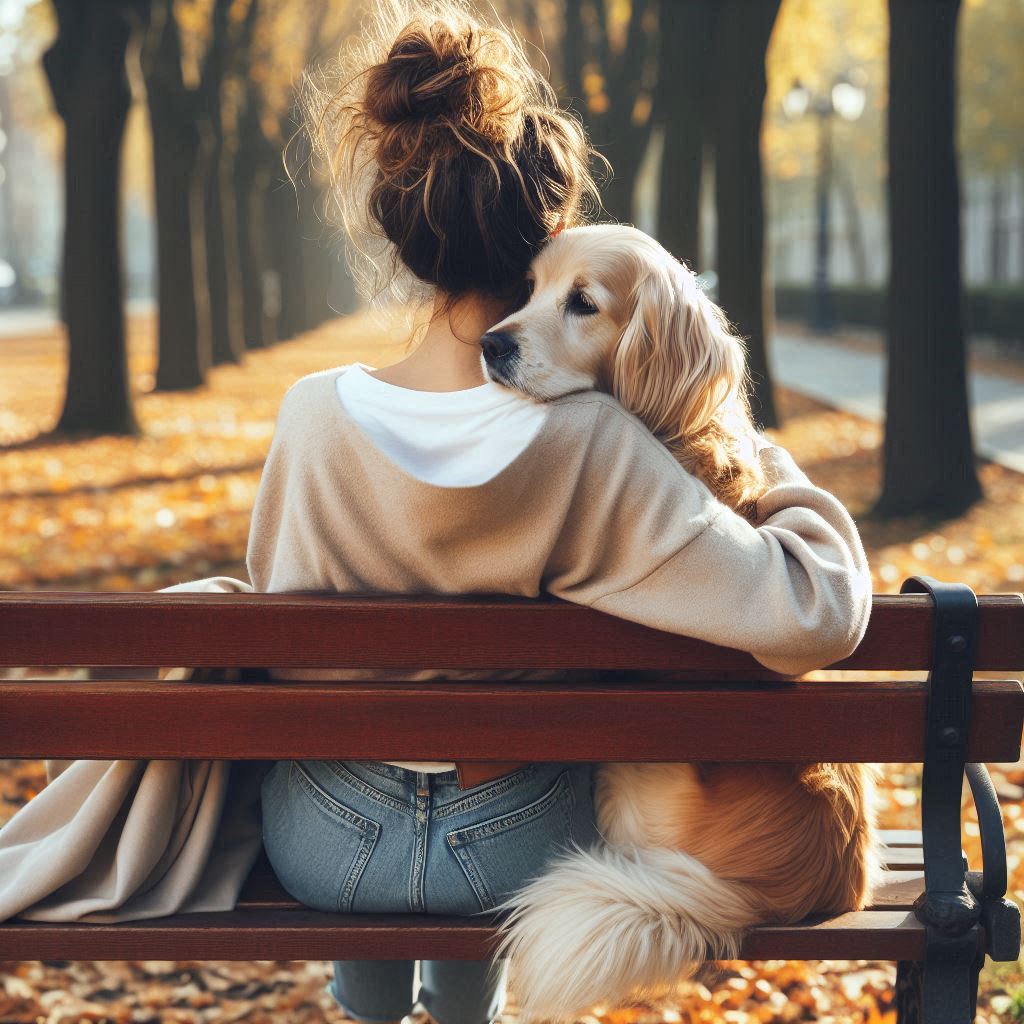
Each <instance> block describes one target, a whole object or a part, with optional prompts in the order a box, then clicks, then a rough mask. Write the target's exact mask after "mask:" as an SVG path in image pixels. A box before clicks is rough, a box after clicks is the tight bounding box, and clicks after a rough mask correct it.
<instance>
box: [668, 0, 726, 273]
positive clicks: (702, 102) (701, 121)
mask: <svg viewBox="0 0 1024 1024" xmlns="http://www.w3.org/2000/svg"><path fill="white" fill-rule="evenodd" d="M714 22H715V10H714V0H677V2H675V3H664V4H662V7H661V10H660V12H659V14H658V85H657V92H656V103H655V117H656V120H657V122H658V124H659V126H660V127H661V129H662V132H663V135H664V145H663V148H662V152H661V164H660V167H659V185H658V195H659V203H658V240H659V241H660V242H661V244H662V245H664V246H665V248H666V249H668V250H669V252H671V253H672V254H673V255H674V256H677V257H678V258H679V259H681V260H685V261H686V263H687V264H688V265H689V266H690V267H692V268H693V269H694V270H699V269H701V268H700V267H699V266H698V261H699V255H700V245H701V238H700V201H701V197H700V192H701V188H700V187H701V177H702V170H703V164H704V155H705V151H706V149H707V146H708V145H709V139H708V135H709V132H710V127H711V123H712V117H711V116H710V115H711V114H712V112H711V111H710V110H709V103H710V102H711V101H712V99H713V97H714V87H715V76H714V56H713V52H712V47H713V39H714V27H715V26H714Z"/></svg>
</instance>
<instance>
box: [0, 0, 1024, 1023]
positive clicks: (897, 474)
mask: <svg viewBox="0 0 1024 1024" xmlns="http://www.w3.org/2000/svg"><path fill="white" fill-rule="evenodd" d="M479 7H480V9H481V13H485V14H486V12H487V11H488V10H490V9H491V7H492V5H491V4H490V3H488V4H486V5H485V4H483V3H481V4H480V5H479ZM493 10H494V11H496V12H497V14H498V15H499V16H501V17H502V18H505V19H507V20H510V21H511V22H513V23H514V24H515V25H516V26H517V27H518V29H519V30H520V31H521V33H522V34H523V35H524V36H525V37H526V38H527V39H528V40H529V42H530V44H531V50H532V53H533V55H534V56H535V59H536V61H537V63H538V65H539V66H540V67H542V68H544V69H545V71H546V72H547V73H548V74H549V75H550V78H551V80H552V82H553V83H554V85H555V86H556V88H557V90H558V92H559V95H560V96H561V98H562V99H563V101H564V102H565V103H566V104H568V105H571V106H572V107H573V108H574V109H575V110H577V111H578V112H579V113H580V115H581V116H582V118H583V119H584V121H585V122H586V124H587V127H588V129H589V131H590V133H591V136H592V140H593V142H594V143H595V145H596V147H597V148H598V149H599V150H600V151H601V152H602V153H603V154H604V155H605V156H607V158H608V159H609V160H610V162H611V164H612V165H613V168H614V176H612V177H611V178H610V179H609V180H608V181H607V182H606V184H605V187H604V192H603V195H604V204H605V213H604V214H603V215H602V216H603V218H604V219H616V220H622V221H629V222H632V223H635V224H636V225H638V226H639V227H641V228H643V229H645V230H647V231H649V232H651V233H652V234H654V235H656V236H657V237H658V238H659V239H660V240H661V241H662V242H663V243H664V244H665V245H666V247H668V248H669V249H670V250H671V251H672V252H673V253H675V254H676V255H677V256H678V257H680V258H681V259H683V260H685V261H686V262H687V263H688V264H689V265H690V266H691V267H693V268H694V270H696V271H697V272H698V273H699V274H700V275H701V280H702V283H703V285H704V287H705V288H706V289H708V290H709V291H710V292H711V293H712V294H713V295H714V296H715V297H716V298H717V300H718V301H719V302H720V303H721V304H722V305H723V307H724V308H725V310H726V312H727V314H728V315H729V316H730V318H731V319H732V320H733V321H734V323H735V324H736V325H737V328H738V330H739V331H740V333H742V334H743V335H744V336H745V337H746V338H747V344H748V350H749V358H750V366H751V391H752V397H753V404H754V408H755V411H756V414H757V417H758V419H759V421H760V422H761V423H762V425H764V426H765V427H766V428H767V429H768V430H769V431H770V432H771V434H772V435H773V436H774V437H775V438H776V439H777V440H778V441H779V442H780V443H782V444H783V445H785V446H786V447H788V448H789V449H790V451H791V452H792V453H793V455H794V456H795V458H796V459H797V461H798V462H799V463H800V464H801V466H803V467H804V468H805V470H806V471H807V472H808V474H809V475H810V476H811V478H812V479H813V480H814V481H815V482H816V483H818V484H820V485H822V486H824V487H826V488H828V489H830V490H832V491H833V492H835V493H836V494H838V495H839V496H840V497H841V498H842V499H843V500H844V501H845V502H846V503H847V505H848V506H849V508H850V509H851V511H852V512H853V514H854V515H855V517H856V518H857V520H858V523H859V525H860V528H861V531H862V535H863V537H864V540H865V544H866V546H867V548H868V553H869V557H870V560H871V564H872V571H873V574H874V580H875V589H876V591H878V592H886V591H888V592H894V591H896V590H898V588H899V584H900V582H901V580H902V579H904V578H905V577H906V576H908V575H912V574H914V573H919V572H923V573H927V574H930V575H934V576H937V577H939V578H943V579H958V580H962V581H964V582H966V583H968V584H970V585H971V586H973V587H974V588H975V589H976V590H978V591H979V592H988V593H992V592H1014V591H1020V590H1021V588H1022V584H1024V102H1022V99H1021V97H1022V96H1024V4H1022V3H1021V2H1020V0H929V2H923V0H920V2H919V0H888V2H887V0H494V4H493ZM365 11H366V5H365V4H364V3H362V2H359V0H0V589H5V590H38V589H49V590H154V589H157V588H159V587H162V586H166V585H169V584H171V583H177V582H182V581H184V580H188V579H194V578H198V577H202V576H208V575H214V574H219V573H224V574H227V575H233V576H237V577H241V578H245V566H244V552H245V542H246V535H247V532H248V523H249V515H250V512H251V507H252V501H253V498H254V495H255V490H256V486H257V483H258V480H259V472H260V467H261V465H262V461H263V459H264V457H265V454H266V451H267V447H268V445H269V442H270V438H271V435H272V433H273V426H274V418H275V415H276V411H277V407H278V404H279V402H280V399H281V396H282V395H283V393H284V391H285V390H286V388H287V387H288V386H289V385H290V384H291V383H292V382H293V381H294V380H295V379H296V378H298V377H300V376H302V375H303V374H305V373H308V372H311V371H314V370H318V369H323V368H325V367H329V366H333V365H338V364H341V363H345V362H350V361H352V360H360V361H363V362H366V363H370V364H372V365H384V364H386V363H388V362H391V361H394V360H395V359H397V358H399V357H400V356H401V355H402V353H403V352H404V351H405V347H406V344H407V341H408V338H409V324H408V319H407V315H406V314H407V311H404V310H395V311H392V312H393V315H391V316H389V317H381V316H379V315H376V314H372V313H370V312H369V311H367V310H365V309H363V308H362V307H361V306H360V303H359V301H358V299H357V297H356V294H355V290H354V288H353V286H352V282H351V280H350V278H349V276H348V274H347V271H346V269H345V265H344V261H343V259H342V257H341V245H340V239H339V238H338V237H337V234H336V232H335V230H334V229H333V228H332V227H331V226H330V225H329V224H327V223H325V221H324V219H323V216H322V214H323V205H324V185H325V183H324V181H323V179H322V178H321V177H320V176H319V175H318V174H317V173H316V171H315V170H314V169H311V168H310V167H309V165H308V163H305V162H304V159H303V158H304V155H305V151H304V150H303V142H302V140H301V138H296V139H294V140H293V141H292V147H293V148H292V149H291V153H292V155H293V157H294V162H295V166H296V167H297V168H298V172H297V174H296V177H295V181H294V182H292V181H289V179H288V177H287V175H286V174H285V171H284V167H283V164H282V153H283V151H284V149H285V147H286V145H287V144H288V143H289V140H292V139H293V136H294V135H295V133H296V129H297V128H298V124H297V121H296V113H295V92H296V86H297V84H298V82H299V78H300V75H301V73H302V70H303V68H304V67H308V66H311V65H312V66H319V65H323V64H324V63H325V62H329V61H330V60H331V58H332V57H334V56H335V55H336V54H337V52H338V49H339V47H340V46H341V45H342V44H343V43H344V41H345V40H346V39H347V38H348V37H349V36H350V35H351V34H352V33H354V32H358V30H359V23H360V18H361V17H362V16H363V14H364V13H365ZM27 671H31V669H28V670H27ZM992 769H993V775H994V777H995V780H996V784H997V787H998V788H999V790H1000V794H1001V796H1002V798H1003V805H1004V809H1005V811H1006V815H1007V817H1006V827H1007V831H1008V839H1009V847H1010V857H1009V863H1010V868H1011V887H1013V888H1014V891H1015V893H1016V896H1017V898H1018V899H1020V898H1022V893H1024V866H1022V862H1021V855H1022V852H1024V817H1022V816H1021V814H1020V807H1021V804H1020V801H1021V797H1022V796H1024V788H1022V786H1024V770H1022V768H1021V766H1020V765H1004V766H992ZM40 785H41V771H40V767H39V764H38V763H29V762H25V763H15V762H0V822H2V821H3V820H4V819H5V818H7V817H9V816H10V814H12V813H13V811H14V809H15V808H16V807H17V806H20V804H21V803H23V802H24V801H25V800H27V799H29V798H30V797H31V796H32V795H33V793H34V792H36V791H37V790H38V788H39V786H40ZM882 796H883V807H882V812H883V819H884V821H885V823H886V824H887V825H888V826H889V827H916V826H917V823H918V799H919V777H918V774H917V766H912V765H895V766H887V770H886V783H885V786H884V787H883V794H882ZM972 829H973V831H972ZM965 843H966V844H967V846H968V849H969V850H970V849H974V848H976V845H977V827H976V825H975V824H973V823H972V821H970V820H969V821H968V822H967V830H966V832H965ZM320 970H321V965H315V964H311V965H294V966H293V967H287V966H282V965H276V966H275V965H262V966H259V965H251V966H243V965H219V966H217V965H213V966H211V965H192V966H189V965H184V966H182V965H174V964H170V965H161V964H156V965H152V964H150V965H145V964H132V965H102V964H95V965H76V966H74V967H73V968H66V966H61V965H27V964H26V965H20V966H18V967H17V968H16V970H13V971H12V972H9V973H8V975H7V976H8V977H10V978H15V979H16V983H7V982H4V984H5V985H6V986H7V987H6V988H5V987H0V1020H3V1021H21V1020H25V1021H30V1020H31V1021H35V1020H46V1021H51V1022H52V1021H55V1020H78V1019H87V1020H101V1019H106V1018H105V1017H104V1016H103V1015H104V1014H106V1016H107V1017H109V1018H110V1019H118V1020H120V1019H124V1020H129V1019H131V1020H137V1021H142V1020H150V1019H152V1020H171V1019H173V1020H178V1021H192V1020H195V1021H202V1020H213V1019H214V1017H216V1018H217V1019H219V1020H226V1019H231V1020H242V1019H245V1020H275V1019H277V1020H280V1019H283V1018H282V1016H281V1015H282V1014H285V1013H287V1015H288V1016H289V1018H290V1019H294V1020H310V1021H312V1020H316V1021H319V1020H333V1019H337V1018H336V1016H332V1013H333V1011H331V1010H330V1009H329V1008H328V1007H327V1006H326V1003H324V1002H323V1000H322V998H321V994H320V989H319V985H320V982H321V981H322V977H320V975H318V974H317V972H318V971H320ZM218 971H219V972H220V973H219V974H218V973H217V972H218ZM216 978H220V979H221V981H223V984H221V982H218V981H217V980H216ZM224 979H226V980H224ZM0 980H2V979H0ZM891 980H892V972H891V965H882V964H863V963H857V964H835V963H832V964H776V965H759V966H757V968H756V971H755V970H751V969H749V968H748V967H746V965H739V964H737V965H732V966H731V967H729V968H728V969H727V970H726V972H725V974H724V975H723V976H722V977H721V978H719V980H718V981H717V982H716V983H715V984H711V983H710V982H709V984H708V985H707V986H698V987H697V988H696V989H694V990H692V991H690V992H688V994H687V995H686V996H685V998H683V997H681V998H680V1000H679V1002H678V1004H677V1005H674V1006H670V1007H668V1008H658V1009H655V1008H648V1009H647V1010H644V1011H642V1012H641V1011H637V1012H636V1013H634V1014H632V1015H630V1014H626V1015H623V1014H618V1015H616V1014H610V1013H604V1012H602V1011H595V1013H596V1014H597V1016H598V1017H600V1018H601V1020H606V1019H607V1020H612V1021H614V1022H616V1024H628V1022H632V1021H640V1020H649V1021H666V1022H669V1024H678V1022H681V1021H683V1020H687V1021H689V1020H694V1021H696V1020H701V1021H705V1020H707V1021H718V1020H728V1021H731V1022H741V1021H746V1020H748V1019H749V1020H758V1021H772V1020H780V1021H781V1020H800V1019H813V1018H819V1019H829V1018H831V1019H834V1020H838V1021H846V1020H864V1021H872V1022H877V1021H879V1020H891V1019H894V1011H893V1009H892V1005H891V993H889V989H888V986H889V985H890V984H891ZM19 985H20V986H21V987H19ZM228 989H230V991H231V992H233V993H234V995H231V996H230V997H229V996H227V995H223V993H224V992H225V991H227V990H228ZM140 991H142V992H149V993H150V997H149V998H150V1003H148V1004H147V1003H145V1001H144V1000H143V1001H142V1002H140V998H141V997H140V996H139V992H140ZM203 991H205V992H207V994H208V993H209V992H211V991H215V992H220V993H222V995H221V996H219V997H218V998H217V999H216V1000H214V1001H212V1002H209V1001H207V1002H205V1003H204V1002H203V998H200V997H199V996H197V995H196V993H197V992H200V993H201V992H203ZM97 992H106V993H113V995H109V994H108V996H106V997H105V1001H104V998H100V997H99V996H97V995H96V993H97ZM983 993H984V997H983V1000H982V1004H981V1008H980V1018H979V1019H981V1020H985V1021H997V1020H1024V976H1022V974H1021V971H1020V969H1019V968H1017V967H1014V966H1013V965H1010V966H1009V967H1006V966H1002V967H998V968H991V967H990V968H989V969H988V970H987V971H986V975H985V981H984V989H983ZM5 1000H6V1002H5ZM97 1000H98V1001H97ZM232 1000H234V1002H232ZM225 1005H227V1006H228V1007H229V1011H228V1012H229V1017H225V1016H223V1015H222V1014H223V1012H224V1007H225ZM97 1007H99V1008H98V1009H97ZM146 1007H148V1009H147V1008H146ZM284 1007H287V1009H285V1008H284ZM215 1011H216V1012H215ZM147 1013H149V1014H150V1016H146V1014H147ZM89 1014H92V1016H89ZM218 1014H221V1015H219V1016H218ZM230 1014H236V1015H235V1016H230ZM645 1014H646V1016H645ZM62 1015H63V1016H62Z"/></svg>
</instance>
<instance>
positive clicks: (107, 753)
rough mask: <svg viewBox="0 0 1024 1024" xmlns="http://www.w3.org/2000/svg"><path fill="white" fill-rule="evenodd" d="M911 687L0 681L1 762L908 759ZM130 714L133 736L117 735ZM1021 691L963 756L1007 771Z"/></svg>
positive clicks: (919, 699)
mask: <svg viewBox="0 0 1024 1024" xmlns="http://www.w3.org/2000/svg"><path fill="white" fill-rule="evenodd" d="M926 700H927V692H926V685H925V684H924V683H922V682H894V681H876V680H865V681H853V682H850V681H845V680H844V681H842V682H835V681H830V682H804V683H786V682H776V683H758V684H745V685H744V684H736V683H720V684H710V685H709V684H707V683H704V684H694V683H677V684H670V683H660V684H635V685H629V684H625V683H623V684H618V683H616V684H582V683H576V684H538V683H534V684H525V683H416V684H411V683H392V684H382V683H373V684H367V683H349V684H338V683H281V682H277V683H259V684H252V683H249V684H246V683H199V682H170V681H167V682H157V681H142V682H131V681H95V680H90V681H69V680H59V681H53V680H6V681H0V754H2V755H3V756H5V757H20V758H34V757H62V758H78V757H82V758H97V759H102V758H117V757H123V758H132V757H152V758H169V757H175V758H238V759H257V760H264V759H267V760H277V759H285V758H289V757H305V758H309V759H328V760H329V759H331V758H338V757H342V758H348V759H353V760H355V759H370V760H430V761H433V760H466V761H474V760H475V761H488V760H493V758H494V757H495V752H496V751H500V752H501V757H502V759H503V760H512V761H517V760H522V761H545V760H547V761H551V760H560V761H561V760H565V761H658V760H683V759H686V760H708V761H849V762H856V761H881V762H887V761H888V762H894V761H900V762H902V761H920V760H921V759H922V758H923V756H924V721H925V704H926ZM127 714H130V716H131V729H126V728H124V722H125V716H126V715H127ZM1022 722H1024V688H1022V687H1021V684H1020V683H1019V682H1017V681H1016V680H1008V681H979V682H977V683H976V684H975V689H974V701H973V709H972V715H971V725H970V740H969V744H968V758H969V759H970V760H973V761H1000V762H1013V761H1016V760H1017V758H1018V756H1019V753H1020V742H1021V727H1022Z"/></svg>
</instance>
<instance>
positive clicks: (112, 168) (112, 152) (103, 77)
mask: <svg viewBox="0 0 1024 1024" xmlns="http://www.w3.org/2000/svg"><path fill="white" fill-rule="evenodd" d="M54 10H55V13H56V15H57V37H56V39H55V40H54V43H53V45H52V46H51V47H50V49H49V50H47V51H46V53H45V54H44V55H43V67H44V70H45V72H46V76H47V79H48V81H49V84H50V90H51V92H52V93H53V99H54V105H55V106H56V109H57V113H58V114H59V115H60V117H61V119H62V120H63V122H64V130H65V145H64V249H63V264H62V268H61V297H62V302H61V308H62V314H63V318H64V323H65V325H66V327H67V336H68V372H67V387H66V391H65V397H64V407H63V411H62V412H61V415H60V419H59V421H58V423H57V430H58V431H64V432H69V433H70V432H88V433H96V434H105V433H110V434H130V433H134V432H135V431H136V430H137V429H138V426H137V423H136V420H135V415H134V411H133V408H132V399H131V391H130V387H129V381H128V367H127V353H126V350H125V328H124V315H123V311H122V298H123V294H122V281H121V253H120V225H121V218H120V208H119V207H120V202H119V200H120V194H119V193H120V188H119V185H120V157H121V143H122V140H123V137H124V128H125V119H126V117H127V115H128V108H129V105H130V103H131V92H130V89H129V85H128V80H127V76H126V73H125V53H126V50H127V48H128V44H129V39H130V37H131V35H132V32H133V29H134V27H135V26H136V25H138V24H139V20H138V15H139V7H138V4H137V2H135V0H108V2H106V3H101V4H93V3H82V2H81V0H54Z"/></svg>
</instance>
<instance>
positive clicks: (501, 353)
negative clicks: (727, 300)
mask: <svg viewBox="0 0 1024 1024" xmlns="http://www.w3.org/2000/svg"><path fill="white" fill-rule="evenodd" d="M480 347H481V348H482V349H483V351H484V359H485V360H486V362H487V365H488V366H495V367H497V366H502V365H507V363H508V362H509V360H510V359H512V358H514V357H515V356H516V355H518V353H519V345H518V344H517V343H516V340H515V338H513V337H512V335H511V334H505V333H503V332H501V331H489V332H488V333H487V334H485V335H484V336H483V337H482V338H481V339H480Z"/></svg>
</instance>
